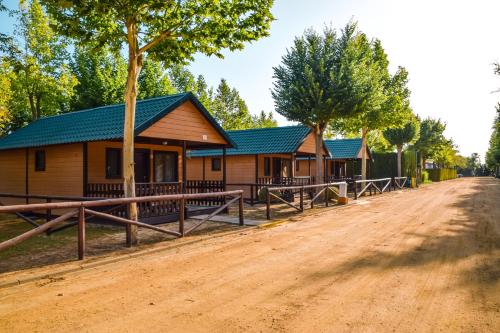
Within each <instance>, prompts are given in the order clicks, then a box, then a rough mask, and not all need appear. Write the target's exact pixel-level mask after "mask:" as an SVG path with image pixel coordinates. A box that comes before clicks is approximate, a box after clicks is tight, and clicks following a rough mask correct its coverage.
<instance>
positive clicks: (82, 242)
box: [78, 206, 85, 260]
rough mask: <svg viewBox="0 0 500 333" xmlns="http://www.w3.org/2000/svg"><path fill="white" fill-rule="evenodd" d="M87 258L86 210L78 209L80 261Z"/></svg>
mask: <svg viewBox="0 0 500 333" xmlns="http://www.w3.org/2000/svg"><path fill="white" fill-rule="evenodd" d="M84 258H85V208H84V207H83V206H80V208H78V260H83V259H84Z"/></svg>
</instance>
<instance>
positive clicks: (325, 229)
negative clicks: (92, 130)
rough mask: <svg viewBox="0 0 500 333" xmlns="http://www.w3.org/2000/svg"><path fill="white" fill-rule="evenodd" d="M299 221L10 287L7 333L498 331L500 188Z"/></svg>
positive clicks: (424, 193) (493, 184)
mask: <svg viewBox="0 0 500 333" xmlns="http://www.w3.org/2000/svg"><path fill="white" fill-rule="evenodd" d="M296 220H297V221H293V222H292V223H287V224H282V225H279V226H276V227H273V228H267V229H263V228H260V229H247V230H245V231H243V232H242V233H241V234H236V235H228V236H223V237H219V238H214V239H209V240H204V241H202V242H198V243H195V244H191V245H186V246H182V247H179V248H176V249H172V250H165V251H160V252H156V253H153V254H148V255H145V256H143V257H140V258H133V259H128V260H123V261H118V262H115V263H112V264H107V265H103V266H98V267H95V268H92V269H84V270H82V271H79V272H76V273H69V274H66V275H65V276H64V278H63V279H61V280H56V281H53V282H52V283H28V284H24V285H19V286H15V287H10V288H3V289H0V331H1V332H73V331H88V332H269V331H278V332H351V331H352V332H387V331H394V332H430V331H433V332H434V331H435V332H498V331H499V330H500V282H499V279H500V181H498V180H493V179H457V180H454V181H448V182H443V183H439V184H432V185H429V186H425V187H422V188H420V189H418V190H415V191H406V192H398V193H390V194H384V195H383V196H377V197H375V198H373V199H368V200H364V201H360V202H359V204H355V205H349V206H347V207H343V208H341V209H337V210H332V211H328V212H325V211H323V212H321V211H320V210H318V213H317V214H316V215H314V216H304V217H302V218H298V219H296ZM34 273H36V270H34ZM1 280H2V276H0V282H1Z"/></svg>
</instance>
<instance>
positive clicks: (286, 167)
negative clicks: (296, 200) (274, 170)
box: [281, 158, 292, 177]
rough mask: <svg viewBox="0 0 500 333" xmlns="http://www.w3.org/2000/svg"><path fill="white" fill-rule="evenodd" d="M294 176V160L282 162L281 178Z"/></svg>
mask: <svg viewBox="0 0 500 333" xmlns="http://www.w3.org/2000/svg"><path fill="white" fill-rule="evenodd" d="M291 176H292V160H290V159H287V158H284V159H282V160H281V177H291Z"/></svg>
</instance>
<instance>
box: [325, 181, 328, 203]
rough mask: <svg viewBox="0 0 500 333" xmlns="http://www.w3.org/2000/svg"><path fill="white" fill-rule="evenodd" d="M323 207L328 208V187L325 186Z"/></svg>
mask: <svg viewBox="0 0 500 333" xmlns="http://www.w3.org/2000/svg"><path fill="white" fill-rule="evenodd" d="M325 207H328V185H326V186H325Z"/></svg>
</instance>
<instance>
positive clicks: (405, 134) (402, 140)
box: [383, 119, 420, 147]
mask: <svg viewBox="0 0 500 333" xmlns="http://www.w3.org/2000/svg"><path fill="white" fill-rule="evenodd" d="M383 133H384V138H385V139H386V140H387V141H388V142H389V143H390V144H391V145H393V146H397V147H403V146H404V145H405V144H411V143H413V142H415V141H416V140H417V139H418V137H419V135H420V123H419V122H418V120H417V119H413V120H411V121H408V122H407V123H406V124H404V125H403V126H402V127H394V128H388V129H386V130H385V131H384V132H383Z"/></svg>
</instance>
